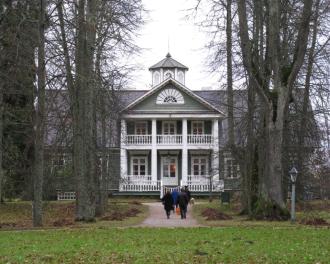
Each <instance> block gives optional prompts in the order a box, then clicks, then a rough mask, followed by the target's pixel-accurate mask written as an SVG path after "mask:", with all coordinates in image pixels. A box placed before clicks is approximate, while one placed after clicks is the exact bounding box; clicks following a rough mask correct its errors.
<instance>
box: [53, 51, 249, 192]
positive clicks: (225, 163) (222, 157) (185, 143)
mask: <svg viewBox="0 0 330 264" xmlns="http://www.w3.org/2000/svg"><path fill="white" fill-rule="evenodd" d="M149 71H150V72H151V76H152V87H151V89H150V90H120V91H116V101H117V104H118V105H120V111H119V112H118V114H117V115H116V117H115V118H113V119H115V121H112V131H113V133H112V138H111V139H110V143H109V144H108V145H109V153H111V154H110V155H109V164H110V165H109V166H108V168H109V171H110V173H109V175H110V177H111V179H110V184H109V186H108V189H109V190H110V191H111V192H112V193H116V194H129V195H139V194H144V195H146V194H147V195H162V194H163V192H164V190H165V188H170V189H172V188H177V187H181V186H188V188H189V189H190V191H191V192H192V193H195V194H199V195H203V194H209V192H210V189H211V191H212V192H217V193H218V192H222V191H227V190H238V189H239V188H240V178H239V175H240V171H239V166H238V165H237V164H236V163H235V161H234V160H233V159H232V158H231V156H230V154H229V152H228V151H226V147H225V146H226V138H227V135H226V134H227V120H226V111H227V106H226V105H227V104H226V100H227V99H226V91H224V90H198V91H197V90H196V91H192V90H190V89H189V88H188V87H186V86H185V79H186V72H187V71H188V68H187V67H186V66H184V65H183V64H181V63H179V62H177V61H176V60H174V59H173V58H172V57H171V55H170V54H167V55H166V57H165V58H164V59H163V60H161V61H160V62H158V63H156V64H155V65H153V66H152V67H150V68H149ZM245 95H246V94H245V92H244V91H235V94H234V96H235V104H238V105H244V104H245V103H244V102H245V100H246V98H245ZM61 100H63V99H60V100H59V101H61ZM239 108H240V107H238V108H237V109H239ZM237 115H239V113H237ZM236 130H237V131H235V132H236V133H238V135H239V133H240V132H239V129H237V128H236ZM57 162H58V163H60V164H57V165H61V164H62V165H63V163H65V160H61V161H57ZM57 189H58V190H59V189H60V190H63V191H64V190H65V191H69V190H68V188H67V187H66V188H65V187H63V186H62V187H59V186H57Z"/></svg>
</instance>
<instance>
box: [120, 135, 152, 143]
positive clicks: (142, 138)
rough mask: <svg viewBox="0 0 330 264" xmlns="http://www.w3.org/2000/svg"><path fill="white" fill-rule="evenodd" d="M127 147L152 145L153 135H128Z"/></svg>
mask: <svg viewBox="0 0 330 264" xmlns="http://www.w3.org/2000/svg"><path fill="white" fill-rule="evenodd" d="M125 142H126V145H151V142H152V141H151V135H127V136H126V140H125Z"/></svg>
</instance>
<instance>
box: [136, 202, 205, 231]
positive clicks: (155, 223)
mask: <svg viewBox="0 0 330 264" xmlns="http://www.w3.org/2000/svg"><path fill="white" fill-rule="evenodd" d="M145 205H148V206H149V216H148V217H147V218H146V219H145V220H144V221H143V222H142V224H140V225H139V226H141V227H198V226H200V225H199V224H198V223H197V221H196V220H195V219H194V218H193V217H192V214H191V209H192V208H191V206H190V205H189V206H188V213H187V218H186V219H181V216H180V215H177V214H174V213H172V212H171V216H170V219H167V217H166V213H165V210H164V207H163V205H162V203H161V202H158V203H145Z"/></svg>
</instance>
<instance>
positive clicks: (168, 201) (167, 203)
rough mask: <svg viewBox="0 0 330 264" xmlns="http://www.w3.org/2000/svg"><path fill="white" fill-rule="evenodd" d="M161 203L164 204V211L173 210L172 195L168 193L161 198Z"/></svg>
mask: <svg viewBox="0 0 330 264" xmlns="http://www.w3.org/2000/svg"><path fill="white" fill-rule="evenodd" d="M162 202H163V204H164V209H165V210H166V211H171V210H173V209H174V208H173V203H174V202H173V198H172V195H171V194H170V193H166V194H165V195H164V196H163V198H162Z"/></svg>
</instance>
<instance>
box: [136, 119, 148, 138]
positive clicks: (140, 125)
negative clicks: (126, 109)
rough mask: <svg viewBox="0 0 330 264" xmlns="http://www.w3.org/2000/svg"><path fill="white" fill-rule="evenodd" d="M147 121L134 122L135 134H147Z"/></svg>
mask: <svg viewBox="0 0 330 264" xmlns="http://www.w3.org/2000/svg"><path fill="white" fill-rule="evenodd" d="M147 134H148V123H147V122H145V121H144V122H141V121H140V122H135V135H147Z"/></svg>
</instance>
